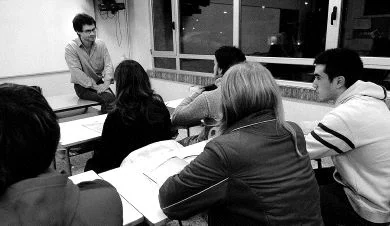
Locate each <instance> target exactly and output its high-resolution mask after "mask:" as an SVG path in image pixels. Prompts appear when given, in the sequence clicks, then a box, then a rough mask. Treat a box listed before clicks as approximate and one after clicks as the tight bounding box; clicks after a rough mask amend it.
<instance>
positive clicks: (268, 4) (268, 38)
mask: <svg viewBox="0 0 390 226" xmlns="http://www.w3.org/2000/svg"><path fill="white" fill-rule="evenodd" d="M328 4H329V3H328V1H326V0H317V1H316V0H313V1H301V0H288V1H286V0H285V1H265V0H264V1H258V0H241V21H240V47H241V49H242V50H243V51H244V53H245V54H246V55H249V56H269V57H306V58H312V57H315V56H316V55H317V54H318V53H320V52H322V51H324V50H325V34H326V26H327V24H326V19H327V13H328Z"/></svg>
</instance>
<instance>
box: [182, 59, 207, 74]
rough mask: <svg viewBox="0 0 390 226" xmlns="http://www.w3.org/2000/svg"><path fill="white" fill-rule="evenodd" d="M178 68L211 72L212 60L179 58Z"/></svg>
mask: <svg viewBox="0 0 390 226" xmlns="http://www.w3.org/2000/svg"><path fill="white" fill-rule="evenodd" d="M180 69H181V70H185V71H199V72H207V73H213V70H214V60H198V59H180Z"/></svg>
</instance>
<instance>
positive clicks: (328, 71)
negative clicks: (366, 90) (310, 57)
mask: <svg viewBox="0 0 390 226" xmlns="http://www.w3.org/2000/svg"><path fill="white" fill-rule="evenodd" d="M314 65H315V69H314V76H315V78H314V81H313V87H314V88H315V89H316V92H317V93H318V99H319V100H320V101H328V100H336V99H337V98H338V97H339V96H340V95H341V94H342V93H343V92H344V91H345V90H346V89H348V88H349V87H350V86H352V85H353V84H354V83H355V82H356V81H357V80H359V79H360V78H361V76H362V73H363V63H362V60H361V59H360V56H359V54H358V53H356V52H355V51H353V50H349V49H345V48H337V49H329V50H326V51H324V52H322V53H321V54H320V55H318V56H317V57H316V58H315V60H314Z"/></svg>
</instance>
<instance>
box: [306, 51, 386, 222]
mask: <svg viewBox="0 0 390 226" xmlns="http://www.w3.org/2000/svg"><path fill="white" fill-rule="evenodd" d="M314 64H315V70H314V75H315V79H314V82H313V87H314V88H315V90H316V92H317V94H318V99H319V100H320V101H329V100H333V101H335V104H336V107H335V108H334V110H332V111H331V112H329V113H328V114H327V115H325V117H324V118H323V119H322V120H321V121H320V122H319V123H318V124H317V125H316V126H315V128H314V129H313V130H312V131H311V132H310V133H309V134H307V135H306V136H305V138H306V146H307V150H308V152H309V155H310V157H311V159H318V158H322V157H326V156H331V158H332V161H333V164H334V166H335V171H334V173H333V178H334V180H332V181H331V183H328V184H323V185H321V183H320V185H321V186H320V191H321V209H322V217H323V219H324V222H325V224H326V225H338V224H342V225H378V224H379V225H389V222H390V112H389V109H388V107H387V106H386V104H385V102H384V100H385V99H386V94H387V92H386V90H385V89H384V88H383V87H381V86H378V85H376V84H374V83H371V82H363V81H360V80H358V79H359V77H360V76H361V74H362V73H363V63H362V61H361V59H360V57H359V55H358V54H357V53H356V52H354V51H352V50H348V49H330V50H327V51H325V52H323V53H322V54H320V55H319V56H318V57H317V58H316V59H315V61H314ZM304 129H305V128H304ZM317 173H319V171H317V172H316V176H317V179H318V181H321V178H319V177H318V176H319V175H320V174H317Z"/></svg>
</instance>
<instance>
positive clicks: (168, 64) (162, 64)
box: [153, 57, 176, 69]
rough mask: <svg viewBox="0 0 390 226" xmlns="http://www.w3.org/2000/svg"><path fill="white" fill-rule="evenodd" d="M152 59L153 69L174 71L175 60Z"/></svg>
mask: <svg viewBox="0 0 390 226" xmlns="http://www.w3.org/2000/svg"><path fill="white" fill-rule="evenodd" d="M153 59H154V67H156V68H165V69H176V59H175V58H162V57H154V58H153Z"/></svg>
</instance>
